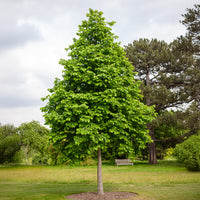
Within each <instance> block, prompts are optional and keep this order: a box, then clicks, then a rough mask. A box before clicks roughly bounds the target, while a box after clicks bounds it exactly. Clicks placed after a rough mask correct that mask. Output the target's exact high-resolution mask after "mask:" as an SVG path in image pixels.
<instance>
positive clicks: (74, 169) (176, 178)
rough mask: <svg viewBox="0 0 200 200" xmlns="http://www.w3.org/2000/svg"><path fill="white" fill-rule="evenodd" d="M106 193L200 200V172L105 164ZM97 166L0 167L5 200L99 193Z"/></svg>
mask: <svg viewBox="0 0 200 200" xmlns="http://www.w3.org/2000/svg"><path fill="white" fill-rule="evenodd" d="M102 171H103V182H104V190H105V192H110V191H121V192H122V191H123V192H134V193H137V194H138V196H137V197H134V198H133V199H135V200H169V199H170V200H174V199H175V200H188V199H189V200H199V199H200V172H189V171H187V169H185V167H184V166H182V165H180V164H178V163H176V161H162V162H161V161H160V162H159V163H158V165H148V164H147V163H145V162H135V164H134V166H119V167H116V166H115V165H112V164H108V163H105V164H103V168H102ZM96 182H97V181H96V166H95V165H93V166H64V165H62V166H3V165H2V166H0V199H1V200H62V199H63V200H65V199H66V196H67V195H69V194H75V193H82V192H96V191H97V184H96Z"/></svg>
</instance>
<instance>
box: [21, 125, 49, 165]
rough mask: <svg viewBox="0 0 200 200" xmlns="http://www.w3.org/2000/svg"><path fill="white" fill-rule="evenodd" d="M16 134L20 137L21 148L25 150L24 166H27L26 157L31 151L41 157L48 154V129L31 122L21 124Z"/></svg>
mask: <svg viewBox="0 0 200 200" xmlns="http://www.w3.org/2000/svg"><path fill="white" fill-rule="evenodd" d="M18 132H19V134H20V135H21V137H22V146H23V147H24V148H25V158H26V164H28V155H29V153H30V152H31V151H32V150H36V151H37V152H39V153H40V154H41V156H44V155H45V154H47V153H48V138H47V135H48V132H49V129H47V128H46V127H44V126H42V125H40V123H39V122H37V121H31V122H26V123H22V124H21V125H20V126H19V127H18Z"/></svg>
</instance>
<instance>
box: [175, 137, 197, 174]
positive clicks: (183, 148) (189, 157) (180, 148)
mask: <svg viewBox="0 0 200 200" xmlns="http://www.w3.org/2000/svg"><path fill="white" fill-rule="evenodd" d="M174 154H175V156H176V158H177V159H178V161H179V162H181V163H183V164H184V165H185V167H186V168H187V169H188V170H190V171H200V135H193V136H191V137H190V138H189V139H187V140H186V141H184V142H183V143H182V144H178V145H176V147H175V149H174Z"/></svg>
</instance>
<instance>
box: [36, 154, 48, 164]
mask: <svg viewBox="0 0 200 200" xmlns="http://www.w3.org/2000/svg"><path fill="white" fill-rule="evenodd" d="M48 159H49V157H48V156H47V155H40V154H38V155H35V156H34V158H33V160H32V164H34V165H47V164H48Z"/></svg>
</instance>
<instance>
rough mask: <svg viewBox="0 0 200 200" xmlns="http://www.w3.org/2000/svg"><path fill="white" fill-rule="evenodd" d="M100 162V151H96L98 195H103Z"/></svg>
mask: <svg viewBox="0 0 200 200" xmlns="http://www.w3.org/2000/svg"><path fill="white" fill-rule="evenodd" d="M101 166H102V162H101V149H100V148H99V149H98V167H97V184H98V195H103V194H104V191H103V181H102V169H101Z"/></svg>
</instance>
